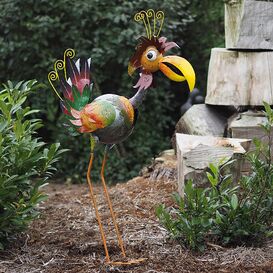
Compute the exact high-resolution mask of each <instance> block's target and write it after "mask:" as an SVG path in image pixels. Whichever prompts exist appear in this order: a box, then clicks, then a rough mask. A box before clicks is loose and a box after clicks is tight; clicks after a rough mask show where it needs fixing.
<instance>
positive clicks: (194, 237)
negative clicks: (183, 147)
mask: <svg viewBox="0 0 273 273" xmlns="http://www.w3.org/2000/svg"><path fill="white" fill-rule="evenodd" d="M264 107H265V115H266V117H267V122H266V123H265V124H261V127H262V128H263V130H264V132H265V134H266V136H267V141H265V142H262V141H261V140H257V139H256V140H255V141H254V144H255V146H256V148H255V150H254V151H253V152H250V153H249V154H248V155H247V160H249V162H250V163H251V166H252V173H251V174H250V175H249V176H243V177H242V178H241V180H240V181H238V185H237V186H234V185H232V181H231V175H230V174H226V171H225V170H226V169H227V167H228V166H229V165H230V164H232V163H233V161H229V162H227V163H225V164H223V165H221V163H219V165H213V164H210V171H209V172H208V173H207V177H208V180H209V182H210V185H211V187H209V188H206V189H203V188H197V187H195V186H194V185H193V183H192V181H188V182H187V184H186V186H185V197H184V199H183V198H181V197H180V196H179V195H177V194H175V195H174V201H175V204H176V206H175V207H173V208H166V207H165V206H164V205H160V206H158V208H157V209H156V214H157V216H158V218H159V220H160V221H161V223H162V224H163V225H164V226H165V227H166V229H167V230H168V231H169V232H170V234H171V235H172V236H173V237H174V238H176V239H179V240H180V241H181V242H182V243H183V244H185V245H186V246H188V247H190V248H192V249H197V250H201V251H202V250H204V248H205V246H206V242H207V241H210V242H214V243H219V244H222V245H227V244H236V245H240V244H257V243H259V242H261V241H262V240H263V239H264V238H265V237H267V236H272V235H273V232H272V223H273V164H272V159H271V158H272V157H271V149H270V146H269V145H268V143H272V129H273V110H272V109H271V108H270V106H269V105H268V104H267V103H264Z"/></svg>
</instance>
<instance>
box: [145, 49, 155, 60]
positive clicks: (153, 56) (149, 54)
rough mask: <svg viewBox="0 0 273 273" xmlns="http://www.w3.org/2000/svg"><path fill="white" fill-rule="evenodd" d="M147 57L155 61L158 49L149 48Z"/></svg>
mask: <svg viewBox="0 0 273 273" xmlns="http://www.w3.org/2000/svg"><path fill="white" fill-rule="evenodd" d="M146 57H147V59H148V60H149V61H154V60H155V59H156V57H157V54H156V51H155V50H149V51H148V52H147V54H146Z"/></svg>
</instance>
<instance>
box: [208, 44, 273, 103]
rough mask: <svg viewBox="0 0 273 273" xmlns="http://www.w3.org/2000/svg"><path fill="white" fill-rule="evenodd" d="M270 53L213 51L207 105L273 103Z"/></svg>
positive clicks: (272, 68)
mask: <svg viewBox="0 0 273 273" xmlns="http://www.w3.org/2000/svg"><path fill="white" fill-rule="evenodd" d="M272 72H273V52H238V51H232V50H227V49H223V48H213V49H212V51H211V58H210V63H209V71H208V85H207V96H206V101H205V102H206V103H207V104H212V105H237V106H242V105H256V106H258V105H261V106H262V105H263V101H266V102H268V103H269V104H273V76H272Z"/></svg>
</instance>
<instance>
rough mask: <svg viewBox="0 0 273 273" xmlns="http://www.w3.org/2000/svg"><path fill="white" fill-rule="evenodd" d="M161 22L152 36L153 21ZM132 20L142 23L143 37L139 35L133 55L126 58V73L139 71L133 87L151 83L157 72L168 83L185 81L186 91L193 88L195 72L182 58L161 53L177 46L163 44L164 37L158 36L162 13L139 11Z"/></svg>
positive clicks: (147, 85) (144, 86)
mask: <svg viewBox="0 0 273 273" xmlns="http://www.w3.org/2000/svg"><path fill="white" fill-rule="evenodd" d="M150 17H153V20H154V31H153V33H152V30H151V25H150V21H149V18H150ZM160 18H161V19H162V20H161V25H160V28H159V31H158V32H157V33H156V23H157V19H158V20H160ZM135 20H136V21H140V20H143V22H144V25H145V28H146V32H147V37H144V36H141V37H140V39H139V43H138V45H137V47H136V52H135V54H134V55H133V56H132V58H131V59H130V62H129V65H128V73H129V75H130V76H131V75H132V74H133V73H134V71H135V70H137V69H140V79H139V81H138V82H137V84H136V85H135V86H134V87H135V88H139V90H142V89H147V88H148V87H150V86H151V84H152V81H153V73H155V72H157V71H158V70H160V71H161V72H163V74H164V75H165V76H167V77H168V78H169V79H170V80H172V81H176V82H182V81H187V83H188V86H189V90H190V91H192V90H193V88H194V85H195V72H194V70H193V68H192V66H191V64H190V63H189V62H188V61H187V60H186V59H184V58H182V57H179V56H176V55H170V56H165V53H166V52H167V51H168V50H170V49H171V48H174V47H179V46H178V45H177V44H176V43H175V42H167V38H165V37H160V38H158V36H159V34H160V30H161V28H162V25H163V21H164V14H163V12H162V11H158V12H157V13H155V12H154V11H153V10H151V9H150V10H148V11H147V12H146V11H141V12H139V13H137V14H136V15H135Z"/></svg>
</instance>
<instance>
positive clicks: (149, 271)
mask: <svg viewBox="0 0 273 273" xmlns="http://www.w3.org/2000/svg"><path fill="white" fill-rule="evenodd" d="M95 190H96V192H97V197H98V200H99V201H98V205H99V210H100V212H101V214H102V219H103V222H104V224H105V231H106V232H107V240H108V243H109V253H110V256H111V258H112V259H114V260H117V259H118V258H119V257H120V256H119V248H118V247H117V242H116V238H115V236H114V232H113V225H112V223H111V221H110V219H109V211H108V209H107V205H106V202H105V200H104V198H103V192H102V190H101V186H100V185H96V186H95ZM174 190H175V183H174V182H173V181H172V180H170V179H151V176H150V177H148V176H147V177H146V178H145V177H136V178H134V179H132V180H131V181H129V182H127V183H124V184H117V185H116V186H112V187H110V196H111V199H112V201H113V206H114V209H115V211H116V215H117V219H118V223H119V226H120V230H121V233H122V237H123V239H124V242H125V246H126V251H127V255H128V257H131V258H142V257H143V258H147V261H146V262H144V263H143V264H140V265H135V266H123V267H122V266H120V267H114V266H110V265H106V264H105V263H104V262H105V256H104V251H103V245H102V243H101V241H100V234H99V230H98V226H97V223H96V219H95V214H94V209H93V207H92V206H91V204H90V198H89V194H88V188H87V186H86V185H65V184H53V183H52V184H50V185H48V186H47V187H45V188H44V191H45V192H46V193H47V194H48V196H49V197H48V199H47V201H45V202H44V203H42V205H40V208H39V210H40V211H41V216H40V218H39V219H37V220H35V221H34V222H33V223H32V225H31V227H30V228H29V229H28V231H27V232H26V233H24V234H22V235H20V236H19V237H18V238H17V240H16V241H14V242H13V243H12V244H11V246H10V247H9V248H8V249H7V250H6V251H4V252H1V253H0V272H1V273H4V272H5V273H34V272H41V273H42V272H48V273H62V272H67V273H87V272H94V273H95V272H136V273H138V272H139V273H140V272H143V273H144V272H145V273H167V272H168V273H174V272H175V273H180V272H181V273H184V272H185V273H186V272H193V273H194V272H199V273H201V272H222V273H228V272H234V273H242V272H248V273H250V272H251V273H254V272H255V273H269V272H273V242H272V241H271V242H270V241H269V242H266V243H265V245H264V246H263V247H260V248H254V247H250V248H246V247H236V248H222V247H220V246H217V245H213V244H211V245H210V246H209V248H208V250H206V252H205V253H202V254H200V253H193V252H190V251H189V250H187V249H185V248H183V247H182V246H181V245H179V244H178V243H177V242H176V241H173V240H171V239H170V238H169V237H168V234H167V232H166V230H165V229H164V228H163V227H162V226H161V225H160V224H159V222H158V220H157V218H156V216H155V207H156V206H157V205H158V204H160V203H166V204H169V205H170V204H171V203H172V199H171V193H172V192H173V191H174Z"/></svg>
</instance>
